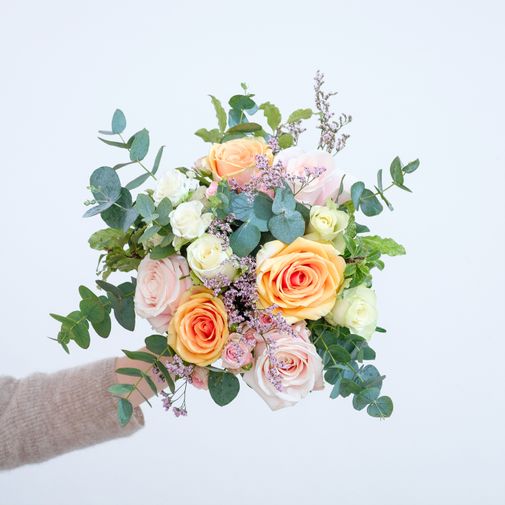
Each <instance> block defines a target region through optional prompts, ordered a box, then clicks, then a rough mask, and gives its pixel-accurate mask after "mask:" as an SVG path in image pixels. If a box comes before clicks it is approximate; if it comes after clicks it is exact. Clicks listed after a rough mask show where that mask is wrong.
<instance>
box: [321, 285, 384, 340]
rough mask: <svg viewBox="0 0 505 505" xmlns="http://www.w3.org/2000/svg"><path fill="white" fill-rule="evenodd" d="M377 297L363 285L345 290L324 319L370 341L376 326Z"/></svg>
mask: <svg viewBox="0 0 505 505" xmlns="http://www.w3.org/2000/svg"><path fill="white" fill-rule="evenodd" d="M376 305H377V297H376V295H375V291H374V290H373V289H370V288H367V287H366V286H364V285H361V286H357V287H355V288H350V289H346V290H345V291H344V292H343V294H342V296H341V297H340V298H338V299H337V302H336V303H335V306H334V307H333V309H331V312H330V313H329V314H328V315H327V316H326V317H325V319H326V320H327V321H328V322H329V323H330V324H333V325H339V326H345V327H346V328H349V330H351V332H352V333H354V334H355V335H360V336H361V337H364V338H366V339H367V340H370V338H371V336H372V335H373V332H374V331H375V328H376V326H377V307H376Z"/></svg>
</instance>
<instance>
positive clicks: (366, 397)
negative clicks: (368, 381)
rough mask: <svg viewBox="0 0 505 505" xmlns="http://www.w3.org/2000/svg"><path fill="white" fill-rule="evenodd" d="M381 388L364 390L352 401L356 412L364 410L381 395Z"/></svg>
mask: <svg viewBox="0 0 505 505" xmlns="http://www.w3.org/2000/svg"><path fill="white" fill-rule="evenodd" d="M380 391H381V390H380V388H378V387H371V388H366V389H363V391H360V392H359V393H358V394H357V395H355V396H354V398H353V399H352V406H353V407H354V408H355V409H356V410H363V409H364V408H365V407H366V406H367V405H368V404H369V403H372V402H373V401H374V400H376V399H377V397H378V396H379V394H380Z"/></svg>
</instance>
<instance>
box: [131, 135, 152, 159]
mask: <svg viewBox="0 0 505 505" xmlns="http://www.w3.org/2000/svg"><path fill="white" fill-rule="evenodd" d="M148 151H149V132H148V131H147V130H146V129H145V128H144V129H142V130H140V131H138V132H137V133H136V134H135V135H134V136H133V140H132V143H131V147H130V160H132V161H141V160H143V159H144V158H145V157H146V155H147V153H148Z"/></svg>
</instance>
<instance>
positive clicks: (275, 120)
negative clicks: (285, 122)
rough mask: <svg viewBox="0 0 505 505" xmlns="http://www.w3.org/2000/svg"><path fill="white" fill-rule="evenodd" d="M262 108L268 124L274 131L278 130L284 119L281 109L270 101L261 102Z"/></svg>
mask: <svg viewBox="0 0 505 505" xmlns="http://www.w3.org/2000/svg"><path fill="white" fill-rule="evenodd" d="M260 109H261V110H262V111H263V114H265V117H266V119H267V123H268V126H270V128H271V129H272V131H275V130H277V128H278V127H279V125H280V124H281V120H282V117H281V112H280V110H279V109H278V108H277V107H276V106H275V105H274V104H272V103H270V102H265V103H263V104H261V105H260Z"/></svg>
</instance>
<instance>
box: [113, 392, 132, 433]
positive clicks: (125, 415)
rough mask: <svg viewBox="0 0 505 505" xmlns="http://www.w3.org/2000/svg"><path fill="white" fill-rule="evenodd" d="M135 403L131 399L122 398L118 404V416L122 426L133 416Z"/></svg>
mask: <svg viewBox="0 0 505 505" xmlns="http://www.w3.org/2000/svg"><path fill="white" fill-rule="evenodd" d="M132 414H133V405H132V404H131V402H130V401H129V400H126V399H125V398H120V399H119V400H118V404H117V417H118V419H119V424H120V425H121V426H126V425H127V424H128V423H129V422H130V419H131V417H132Z"/></svg>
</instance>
